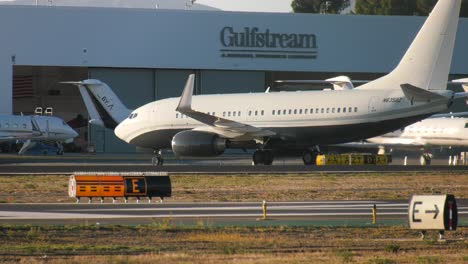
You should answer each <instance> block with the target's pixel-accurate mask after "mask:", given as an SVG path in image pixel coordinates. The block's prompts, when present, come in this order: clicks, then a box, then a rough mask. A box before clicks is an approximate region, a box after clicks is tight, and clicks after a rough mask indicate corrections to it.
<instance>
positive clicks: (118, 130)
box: [114, 120, 127, 142]
mask: <svg viewBox="0 0 468 264" xmlns="http://www.w3.org/2000/svg"><path fill="white" fill-rule="evenodd" d="M125 126H126V124H125V120H124V121H122V122H121V123H120V124H118V125H117V127H115V129H114V134H115V135H116V136H117V137H118V138H120V139H121V140H123V141H125V142H127V140H125V135H126V133H125Z"/></svg>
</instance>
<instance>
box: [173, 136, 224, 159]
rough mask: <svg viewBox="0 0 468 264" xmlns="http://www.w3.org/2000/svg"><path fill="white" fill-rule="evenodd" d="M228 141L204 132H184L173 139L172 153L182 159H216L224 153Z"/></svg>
mask: <svg viewBox="0 0 468 264" xmlns="http://www.w3.org/2000/svg"><path fill="white" fill-rule="evenodd" d="M226 144H227V140H226V139H224V138H221V137H219V135H217V134H214V133H209V132H204V131H194V130H188V131H182V132H179V133H177V134H176V135H175V136H174V137H173V138H172V142H171V145H172V151H174V154H176V156H182V157H215V156H219V155H221V154H223V153H224V150H225V149H226Z"/></svg>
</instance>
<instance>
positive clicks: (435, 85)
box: [361, 0, 461, 91]
mask: <svg viewBox="0 0 468 264" xmlns="http://www.w3.org/2000/svg"><path fill="white" fill-rule="evenodd" d="M460 6H461V0H439V1H438V2H437V4H436V6H435V7H434V9H433V10H432V12H431V14H430V15H429V17H428V18H427V20H426V22H425V23H424V25H423V26H422V28H421V30H420V31H419V33H418V34H417V35H416V37H415V39H414V40H413V42H412V44H411V46H410V47H409V49H408V50H407V51H406V54H405V55H404V56H403V58H402V59H401V61H400V63H399V64H398V66H397V67H396V68H395V69H394V70H393V71H392V72H390V73H389V74H388V75H386V76H384V77H382V78H380V79H377V80H375V81H373V82H369V83H367V84H365V85H363V86H361V88H363V89H366V88H368V89H399V85H401V84H406V83H409V84H411V85H413V86H416V87H420V88H422V89H424V90H429V91H431V90H446V89H447V81H448V74H449V71H450V65H451V63H452V54H453V49H454V45H455V37H456V33H457V27H458V20H459V14H460Z"/></svg>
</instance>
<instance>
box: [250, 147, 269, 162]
mask: <svg viewBox="0 0 468 264" xmlns="http://www.w3.org/2000/svg"><path fill="white" fill-rule="evenodd" d="M273 159H274V157H273V152H272V151H271V150H261V149H259V150H256V151H255V152H254V154H253V156H252V165H254V166H255V165H259V164H264V165H271V164H273Z"/></svg>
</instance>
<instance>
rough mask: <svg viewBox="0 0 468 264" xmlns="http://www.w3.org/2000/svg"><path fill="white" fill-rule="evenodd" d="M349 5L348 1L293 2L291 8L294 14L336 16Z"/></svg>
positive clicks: (296, 0)
mask: <svg viewBox="0 0 468 264" xmlns="http://www.w3.org/2000/svg"><path fill="white" fill-rule="evenodd" d="M348 5H349V0H293V1H292V3H291V7H292V9H293V11H294V12H295V13H322V12H324V13H331V14H337V13H339V12H340V11H341V10H343V9H344V8H346V7H347V6H348Z"/></svg>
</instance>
